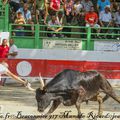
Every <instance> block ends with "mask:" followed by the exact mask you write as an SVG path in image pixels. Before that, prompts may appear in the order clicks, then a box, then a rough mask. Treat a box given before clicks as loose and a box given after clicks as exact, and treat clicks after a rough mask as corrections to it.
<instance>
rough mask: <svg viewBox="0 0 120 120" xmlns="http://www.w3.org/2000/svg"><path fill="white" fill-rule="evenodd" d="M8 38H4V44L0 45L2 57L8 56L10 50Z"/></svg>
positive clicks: (0, 56) (0, 55)
mask: <svg viewBox="0 0 120 120" xmlns="http://www.w3.org/2000/svg"><path fill="white" fill-rule="evenodd" d="M7 43H8V41H7V39H3V41H2V44H1V45H0V58H7V57H8V52H9V46H8V45H7Z"/></svg>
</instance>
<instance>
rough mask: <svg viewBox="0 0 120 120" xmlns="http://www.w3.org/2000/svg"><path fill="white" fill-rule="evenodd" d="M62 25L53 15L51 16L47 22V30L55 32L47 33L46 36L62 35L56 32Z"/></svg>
mask: <svg viewBox="0 0 120 120" xmlns="http://www.w3.org/2000/svg"><path fill="white" fill-rule="evenodd" d="M62 29H63V27H62V26H61V24H60V23H59V21H58V19H57V18H56V16H55V15H53V16H51V20H50V21H49V22H48V31H52V32H55V33H48V37H62V35H61V34H59V33H58V32H59V31H61V30H62Z"/></svg>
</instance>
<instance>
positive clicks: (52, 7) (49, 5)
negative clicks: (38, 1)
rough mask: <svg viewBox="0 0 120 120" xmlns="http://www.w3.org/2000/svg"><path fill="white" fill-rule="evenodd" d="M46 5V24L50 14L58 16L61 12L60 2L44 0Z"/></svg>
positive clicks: (57, 0)
mask: <svg viewBox="0 0 120 120" xmlns="http://www.w3.org/2000/svg"><path fill="white" fill-rule="evenodd" d="M44 5H45V16H44V23H45V24H46V19H47V16H48V15H49V12H51V13H53V14H56V12H58V11H59V10H60V0H44Z"/></svg>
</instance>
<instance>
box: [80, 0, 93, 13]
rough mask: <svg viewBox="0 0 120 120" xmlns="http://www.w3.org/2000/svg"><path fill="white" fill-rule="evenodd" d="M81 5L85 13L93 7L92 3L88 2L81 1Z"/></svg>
mask: <svg viewBox="0 0 120 120" xmlns="http://www.w3.org/2000/svg"><path fill="white" fill-rule="evenodd" d="M81 4H82V5H83V7H84V10H85V12H88V11H90V9H91V6H93V3H92V1H90V0H82V2H81Z"/></svg>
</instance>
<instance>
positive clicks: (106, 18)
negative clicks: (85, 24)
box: [99, 11, 112, 22]
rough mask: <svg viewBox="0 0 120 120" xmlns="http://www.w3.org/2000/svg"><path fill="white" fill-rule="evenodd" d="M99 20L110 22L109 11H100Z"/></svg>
mask: <svg viewBox="0 0 120 120" xmlns="http://www.w3.org/2000/svg"><path fill="white" fill-rule="evenodd" d="M99 20H101V21H103V22H110V21H111V20H112V15H111V13H110V12H108V13H106V12H105V11H101V12H100V16H99Z"/></svg>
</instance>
